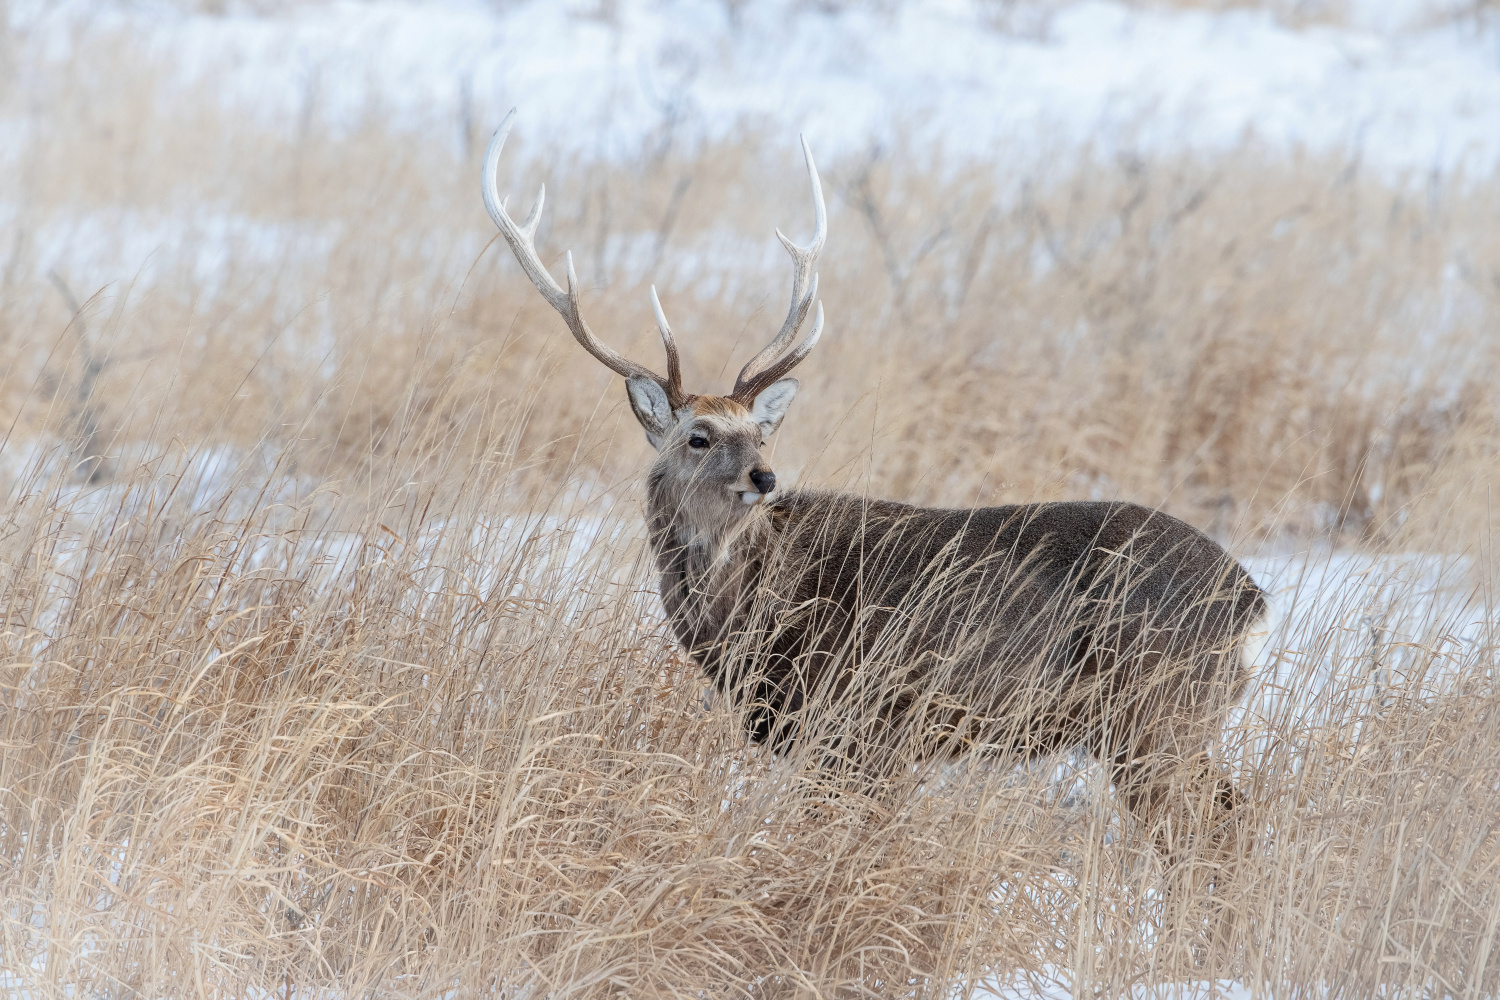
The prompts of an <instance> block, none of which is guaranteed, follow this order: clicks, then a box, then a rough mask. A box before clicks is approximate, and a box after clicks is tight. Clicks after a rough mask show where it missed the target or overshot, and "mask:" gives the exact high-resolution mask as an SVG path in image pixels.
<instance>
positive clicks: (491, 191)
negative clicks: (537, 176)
mask: <svg viewBox="0 0 1500 1000" xmlns="http://www.w3.org/2000/svg"><path fill="white" fill-rule="evenodd" d="M515 117H516V109H515V108H511V110H510V114H508V115H506V116H505V121H503V122H501V123H500V127H499V128H498V129H496V130H495V134H494V136H493V137H492V138H491V139H490V144H489V147H488V148H487V149H486V150H485V151H484V166H483V167H481V168H480V183H479V189H480V191H481V193H482V194H483V195H484V207H485V209H486V210H487V211H488V212H489V213H490V218H491V219H493V220H494V222H495V225H496V226H497V227H498V228H499V229H500V234H501V235H502V236H504V237H505V242H507V243H509V244H510V249H511V252H512V253H514V254H515V255H516V263H518V264H520V265H521V270H523V271H525V272H526V276H527V277H528V278H530V279H531V283H532V284H533V285H535V286H536V290H537V291H539V292H541V293H542V298H544V299H546V300H547V302H548V303H549V304H550V305H551V306H552V308H553V309H556V310H557V312H558V314H559V315H561V316H562V318H563V321H564V322H566V323H567V324H568V329H569V330H570V331H572V333H573V339H575V340H577V341H578V342H579V343H580V344H582V345H583V349H584V350H586V351H588V352H589V353H590V354H592V355H593V356H594V357H596V358H598V359H599V360H600V361H602V362H604V364H605V365H606V366H607V367H608V368H609V369H610V370H611V371H614V372H616V373H617V374H619V375H623V376H624V377H625V378H648V379H651V380H652V381H653V382H655V383H656V384H657V385H659V386H661V387H662V389H664V390H665V391H666V394H667V400H668V402H670V403H671V405H672V408H673V409H674V410H675V409H676V408H677V407H679V406H681V405H683V404H684V403H685V402H687V399H688V397H687V395H686V394H685V393H684V392H683V391H682V371H681V367H680V365H679V364H678V360H677V344H676V343H675V342H674V341H673V340H672V331H671V329H670V328H669V327H668V326H667V318H666V316H664V315H663V314H662V311H661V303H660V302H658V301H657V298H656V289H655V288H652V290H651V305H652V307H653V308H654V309H655V311H656V322H657V327H658V329H660V330H661V337H662V342H663V343H664V344H665V345H666V349H667V377H666V378H662V377H661V376H660V375H658V374H656V373H655V372H653V371H652V370H651V369H649V368H646V367H645V366H643V365H638V364H636V363H635V362H634V361H631V360H630V359H629V358H627V357H625V356H624V355H623V354H620V353H618V352H616V351H614V350H611V349H610V348H608V347H606V346H604V344H602V343H600V341H599V338H598V337H595V336H594V332H593V331H592V330H590V329H589V325H588V324H587V323H585V322H584V321H583V316H582V315H581V314H580V313H579V311H578V276H577V274H576V273H574V271H573V253H572V251H571V250H570V251H568V290H567V291H563V289H562V288H561V287H560V286H559V285H558V283H557V282H556V280H554V279H553V277H552V275H551V274H550V273H549V272H548V271H547V267H546V265H545V264H543V263H542V259H541V257H540V256H538V255H537V252H536V229H537V225H538V224H539V223H540V222H541V219H542V205H543V203H544V202H545V201H546V200H547V186H546V185H545V184H544V185H542V187H541V189H540V190H538V191H537V195H536V204H535V205H533V206H532V208H531V212H530V213H529V214H528V215H527V216H526V221H525V222H523V223H521V224H520V225H519V226H518V225H516V223H515V222H514V220H512V219H511V217H510V216H509V215H507V214H506V211H505V201H504V200H502V199H501V198H500V192H499V191H498V190H497V187H496V171H497V168H498V167H499V165H500V151H501V150H502V149H504V148H505V140H506V137H507V136H509V135H510V126H511V122H512V121H514V120H515ZM821 204H822V203H821V200H820V201H819V206H820V208H819V210H820V211H821ZM788 245H790V244H788Z"/></svg>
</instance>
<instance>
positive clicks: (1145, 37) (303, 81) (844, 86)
mask: <svg viewBox="0 0 1500 1000" xmlns="http://www.w3.org/2000/svg"><path fill="white" fill-rule="evenodd" d="M730 6H731V5H728V4H724V3H721V2H714V0H619V2H618V3H617V4H612V5H607V6H604V7H601V9H602V10H604V11H605V12H606V13H604V14H601V15H599V16H594V17H590V16H587V15H586V14H584V13H583V11H585V10H586V8H585V7H584V6H583V5H575V4H564V3H557V2H555V0H531V2H523V3H514V4H495V5H494V6H490V5H486V4H481V3H478V2H473V0H468V2H466V0H446V2H433V3H424V4H416V3H399V2H378V3H368V4H362V3H353V2H347V0H346V2H338V3H329V4H296V5H291V6H290V8H289V9H288V10H287V12H285V13H282V14H280V15H278V16H251V15H244V14H241V15H234V16H209V15H202V14H199V15H184V14H182V13H180V12H177V11H174V10H172V9H163V8H160V7H150V6H145V7H142V6H137V5H128V6H123V5H115V4H110V3H105V4H97V3H96V4H84V3H78V2H74V3H65V4H61V5H58V4H56V3H49V2H46V0H22V2H18V3H15V4H14V5H13V6H12V8H11V16H10V20H11V23H12V28H13V30H19V31H21V32H24V35H23V37H24V38H26V39H27V44H28V45H29V46H31V47H32V49H33V51H35V52H37V53H45V54H46V55H47V56H48V57H49V58H52V59H55V60H66V59H67V58H68V57H69V55H70V54H71V53H72V52H73V51H74V46H75V45H76V43H77V40H78V39H79V38H80V37H81V35H80V33H82V35H87V34H88V33H95V34H99V33H108V32H113V31H126V32H129V33H131V34H134V35H137V36H138V37H139V38H140V39H141V40H142V45H141V49H142V50H143V51H144V52H146V53H149V54H150V57H151V58H153V59H154V60H155V61H156V62H158V63H159V64H160V65H161V66H162V67H168V68H170V73H171V78H172V79H173V80H174V81H175V83H176V85H178V86H180V87H184V88H187V87H204V86H208V87H217V88H218V90H219V92H220V93H221V94H222V96H223V99H224V101H225V102H226V103H227V104H228V105H230V106H231V107H233V108H234V109H235V110H236V111H237V112H239V113H245V114H254V115H257V116H260V117H261V118H262V119H264V120H265V121H267V122H269V123H273V124H275V123H280V124H282V125H284V126H286V127H287V128H297V127H307V126H308V124H309V122H312V121H322V122H326V123H327V124H328V125H329V126H330V127H332V128H335V129H338V128H343V127H348V126H350V125H352V124H354V123H356V122H357V121H359V120H360V119H361V118H362V117H363V116H364V115H366V114H367V113H368V112H370V111H371V110H372V109H375V110H378V112H379V114H381V115H382V116H383V117H386V118H387V119H388V120H390V121H391V122H392V123H393V124H395V125H397V126H398V127H403V128H410V129H414V130H419V131H429V132H436V133H438V134H440V135H441V136H443V137H445V138H446V139H448V141H456V140H457V137H458V136H459V133H460V126H461V124H462V123H463V122H465V121H472V122H473V123H474V127H475V128H476V129H477V130H478V131H487V128H488V127H489V126H491V125H492V124H493V123H497V122H498V121H499V119H500V117H501V116H502V115H503V113H504V111H505V110H506V109H507V108H509V107H510V106H511V105H517V106H519V107H521V108H522V111H523V118H522V126H523V130H524V131H525V132H527V133H529V134H530V135H532V136H541V137H543V138H544V139H545V140H546V141H547V142H548V143H549V144H553V145H556V146H559V147H562V148H567V149H572V150H574V151H576V152H578V153H581V154H584V155H587V156H602V157H616V156H633V155H637V154H639V153H640V152H641V151H642V150H643V149H648V148H652V147H653V145H655V144H664V143H667V142H672V141H687V142H696V141H701V140H704V139H713V138H722V137H724V136H727V135H734V134H738V133H740V132H742V131H743V130H744V129H746V128H747V127H755V126H759V127H761V128H763V129H764V130H765V131H766V133H767V134H770V135H774V136H777V137H781V136H785V137H786V141H787V142H788V143H790V137H791V136H792V135H794V134H795V133H796V132H799V131H806V132H807V133H808V134H809V135H810V136H811V137H812V139H813V141H814V143H815V148H817V149H818V150H819V151H820V152H821V153H823V154H824V155H828V154H832V155H834V156H842V155H853V154H857V153H859V152H862V151H863V150H864V149H866V148H867V147H869V146H870V145H871V144H873V143H880V144H885V145H898V146H901V147H903V148H906V149H910V150H912V151H914V152H915V153H916V155H922V156H925V155H930V154H931V153H932V152H934V151H936V150H939V149H941V150H943V151H944V152H945V153H946V155H949V156H958V157H978V158H984V159H993V160H996V161H998V162H1005V161H1006V160H1007V159H1008V158H1010V157H1013V156H1015V155H1017V154H1018V153H1019V154H1023V155H1024V154H1030V153H1036V152H1038V151H1040V152H1046V151H1048V150H1052V149H1059V148H1067V147H1070V146H1080V145H1084V144H1088V145H1091V146H1093V147H1094V148H1100V147H1103V148H1106V149H1107V148H1109V147H1111V146H1116V145H1118V146H1125V147H1128V148H1130V149H1132V150H1142V149H1143V150H1147V151H1150V150H1167V151H1170V150H1176V149H1181V148H1191V149H1200V150H1209V151H1212V150H1224V149H1232V148H1235V147H1237V146H1239V145H1240V144H1241V143H1243V142H1244V141H1246V140H1247V139H1253V140H1257V141H1259V142H1262V143H1264V144H1267V145H1269V146H1271V147H1273V148H1279V149H1285V150H1298V149H1308V150H1314V151H1325V152H1326V151H1332V152H1335V153H1343V154H1349V155H1355V156H1358V157H1360V158H1361V160H1362V161H1363V162H1367V163H1370V164H1372V165H1374V166H1376V167H1377V168H1378V169H1382V170H1385V171H1388V172H1390V173H1392V174H1393V175H1395V174H1402V173H1406V172H1411V171H1419V172H1426V171H1429V170H1433V169H1436V170H1442V171H1453V170H1460V169H1464V170H1467V171H1470V172H1478V173H1487V172H1488V171H1490V170H1492V169H1493V168H1494V166H1495V164H1496V162H1497V159H1500V38H1497V37H1496V34H1497V33H1496V32H1494V31H1493V30H1486V29H1485V28H1484V26H1483V25H1476V24H1474V23H1473V22H1472V21H1469V22H1464V21H1452V22H1450V23H1447V24H1437V25H1433V22H1434V13H1433V10H1432V9H1430V8H1429V7H1427V6H1425V5H1421V4H1414V3H1412V2H1411V0H1364V2H1362V3H1361V2H1356V3H1355V4H1354V5H1353V7H1352V10H1351V13H1350V16H1349V18H1348V21H1347V23H1345V24H1340V25H1313V26H1307V27H1297V26H1293V25H1289V24H1285V23H1281V22H1279V21H1278V20H1277V19H1276V18H1275V17H1274V16H1273V15H1272V14H1271V13H1270V12H1269V11H1267V10H1250V9H1240V10H1229V11H1219V12H1215V11H1210V10H1204V9H1172V8H1169V7H1161V8H1151V7H1145V6H1129V5H1126V4H1122V3H1115V2H1106V0H1086V2H1078V3H1072V4H1066V3H1057V2H1055V0H1054V2H1051V3H1047V2H1045V0H1041V2H1035V0H1034V2H1033V3H1030V4H1028V3H1027V2H1026V0H1021V2H1018V3H1017V4H1015V5H1012V6H1011V8H1010V9H1011V11H1012V13H1011V16H1009V17H1008V19H1007V22H1006V23H1007V24H1008V25H1009V26H1010V28H1009V30H1005V25H1000V26H997V25H996V18H995V16H994V12H995V11H996V10H998V9H1001V8H1000V5H997V4H992V3H983V2H979V0H906V2H900V3H891V4H848V5H838V4H826V5H820V4H807V3H803V2H800V0H760V2H757V3H751V4H744V5H742V6H741V7H740V10H741V11H742V13H741V14H740V15H739V16H738V18H731V16H730V14H729V12H728V11H729V8H730ZM611 9H612V10H613V11H614V13H613V14H612V15H610V14H608V13H607V12H608V11H609V10H611ZM1424 25H1429V26H1425V27H1424ZM1017 26H1019V27H1017Z"/></svg>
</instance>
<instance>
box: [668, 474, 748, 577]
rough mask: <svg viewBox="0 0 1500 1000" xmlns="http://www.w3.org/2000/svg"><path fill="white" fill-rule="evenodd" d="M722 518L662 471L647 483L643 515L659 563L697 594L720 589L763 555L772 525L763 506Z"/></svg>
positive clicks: (669, 574) (741, 575)
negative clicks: (674, 483)
mask: <svg viewBox="0 0 1500 1000" xmlns="http://www.w3.org/2000/svg"><path fill="white" fill-rule="evenodd" d="M736 514H737V516H735V517H733V518H732V519H731V518H726V517H723V516H720V515H718V514H717V513H716V512H715V511H714V510H711V509H707V508H706V507H705V505H699V504H695V503H694V502H693V500H692V498H691V496H684V495H683V494H682V492H681V491H679V490H678V489H675V488H674V486H673V484H672V483H671V482H670V481H669V480H668V479H667V477H666V476H664V475H657V474H653V475H652V476H651V477H650V479H649V481H648V483H647V495H646V520H647V527H648V529H649V536H650V541H651V549H652V552H653V554H654V555H655V556H656V562H657V567H658V568H659V569H660V570H661V571H662V573H663V574H664V575H666V576H672V577H679V578H681V582H682V583H684V584H686V585H687V587H688V588H689V589H690V590H691V591H693V592H695V593H697V594H704V595H707V594H718V593H720V592H722V591H723V590H724V589H725V588H726V587H730V588H733V587H734V586H735V582H736V581H741V580H742V578H743V576H744V570H745V569H746V568H748V566H749V565H751V564H759V563H760V562H761V561H762V558H761V557H762V550H763V549H764V548H765V547H766V546H767V545H768V544H770V542H771V535H772V528H771V525H770V521H769V519H768V518H767V516H766V513H765V511H764V509H763V508H760V507H756V508H752V509H748V510H746V511H744V512H743V513H740V512H736Z"/></svg>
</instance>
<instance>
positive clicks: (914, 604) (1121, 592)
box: [647, 476, 1265, 784]
mask: <svg viewBox="0 0 1500 1000" xmlns="http://www.w3.org/2000/svg"><path fill="white" fill-rule="evenodd" d="M683 509H684V504H683V503H682V498H681V497H679V496H675V495H673V493H672V491H670V490H668V489H666V488H664V487H663V483H662V478H658V477H656V476H653V477H652V478H651V480H650V481H649V484H648V500H647V516H648V523H649V527H650V544H651V548H652V551H653V554H654V556H655V559H656V564H657V568H658V570H659V572H660V574H661V577H660V588H661V591H660V592H661V596H662V601H663V604H664V605H665V607H666V610H667V615H668V621H669V622H670V624H671V627H672V629H673V632H674V633H675V635H676V637H677V639H678V641H679V642H680V643H681V644H682V645H683V647H684V648H685V649H686V650H687V651H688V653H689V655H690V656H691V657H692V658H693V660H694V661H695V662H696V663H698V665H699V666H701V667H702V668H703V670H704V672H705V673H706V674H707V676H708V677H709V678H710V679H711V680H712V681H713V682H714V683H715V684H716V685H717V686H718V687H720V688H721V689H722V690H723V691H724V692H725V693H726V694H727V695H728V696H729V697H730V699H731V701H732V702H733V703H735V704H736V706H737V707H738V708H740V709H741V711H742V713H743V717H744V720H745V726H746V730H747V733H748V735H749V736H750V737H751V738H752V739H753V740H755V741H757V742H761V743H764V744H767V745H769V746H770V747H772V748H774V749H784V748H785V747H787V745H788V744H789V743H790V742H792V741H793V740H795V739H796V738H797V736H798V735H799V733H800V732H801V731H802V729H803V728H804V726H805V725H807V724H808V723H809V722H811V723H812V724H813V727H814V729H821V731H822V733H823V735H824V736H825V737H826V736H827V735H828V732H827V728H828V727H827V726H826V725H824V726H821V727H820V726H818V724H817V720H809V719H808V718H807V713H808V711H809V709H810V708H811V709H812V710H813V711H815V712H818V711H823V710H826V709H827V708H828V706H830V705H834V706H837V710H839V711H840V712H841V713H842V714H843V715H849V716H856V717H857V718H853V719H844V720H841V721H844V722H847V723H850V725H851V726H852V727H857V728H860V729H862V730H863V739H862V741H863V742H864V743H865V744H867V745H874V746H877V747H883V746H884V745H886V744H888V743H889V742H890V741H891V739H892V738H894V739H897V740H903V741H906V742H907V743H911V742H912V741H913V740H916V741H918V743H919V745H920V746H921V747H922V748H925V750H926V752H927V753H929V754H930V753H954V752H961V751H963V750H965V749H968V748H972V747H975V746H980V747H984V748H987V749H989V750H990V751H991V752H1010V753H1017V752H1019V753H1022V754H1026V755H1035V754H1038V753H1050V752H1057V751H1066V750H1070V749H1072V748H1075V747H1083V748H1085V749H1087V750H1088V751H1090V752H1091V753H1092V754H1093V755H1094V756H1096V757H1097V758H1099V759H1100V760H1102V761H1105V762H1106V763H1109V764H1110V765H1111V766H1112V767H1113V769H1114V773H1113V777H1114V778H1115V780H1116V781H1118V782H1121V783H1122V784H1125V783H1138V781H1137V779H1138V778H1141V777H1142V776H1141V775H1137V774H1134V773H1133V771H1134V770H1139V766H1137V767H1136V768H1132V765H1131V762H1132V761H1140V760H1142V759H1144V758H1149V757H1151V755H1152V754H1160V753H1162V752H1167V753H1169V755H1170V758H1171V759H1172V760H1181V759H1183V758H1184V757H1185V756H1187V755H1190V754H1192V753H1194V752H1196V751H1198V750H1200V749H1201V747H1202V745H1203V744H1204V743H1206V742H1207V740H1208V738H1210V737H1211V736H1212V735H1213V734H1214V733H1215V732H1216V731H1217V729H1218V728H1219V725H1220V723H1221V721H1222V715H1223V712H1224V710H1225V709H1226V708H1227V707H1228V705H1229V704H1230V703H1231V702H1232V700H1233V699H1234V698H1236V697H1237V696H1238V694H1239V693H1240V691H1241V689H1242V688H1243V684H1244V680H1245V675H1246V671H1245V664H1244V663H1243V648H1242V640H1243V637H1244V636H1245V634H1246V633H1248V632H1250V631H1251V630H1252V629H1253V628H1254V627H1255V625H1256V623H1257V622H1258V620H1259V619H1261V618H1262V617H1263V616H1264V614H1265V602H1264V598H1263V596H1262V595H1261V593H1260V591H1259V589H1258V588H1256V587H1255V585H1254V583H1253V582H1252V581H1251V580H1250V578H1249V576H1248V575H1247V574H1246V573H1245V572H1244V570H1243V569H1242V568H1241V567H1240V566H1239V565H1238V564H1237V563H1236V562H1234V560H1232V559H1230V558H1229V557H1228V556H1227V555H1226V554H1225V553H1224V551H1223V550H1222V549H1221V548H1220V547H1219V546H1218V545H1217V544H1215V543H1214V542H1213V541H1212V540H1210V539H1209V538H1207V537H1206V536H1205V535H1203V534H1202V533H1200V532H1199V531H1197V530H1196V529H1194V528H1192V527H1191V526H1189V525H1187V524H1185V523H1184V522H1182V521H1180V520H1178V519H1176V518H1173V517H1171V516H1169V515H1166V514H1163V513H1162V512H1160V511H1156V510H1151V509H1149V508H1146V507H1141V506H1138V505H1135V504H1127V503H1104V502H1080V503H1046V504H1027V505H1014V506H1005V507H990V508H982V509H977V510H941V509H929V508H920V507H912V506H909V505H906V504H898V503H891V502H889V501H881V500H870V499H867V498H864V497H859V496H852V495H847V494H838V493H824V492H817V491H805V490H799V491H795V492H790V493H786V494H784V495H781V496H779V497H777V498H776V499H774V500H772V501H770V502H768V503H765V504H761V505H759V506H758V507H756V508H754V509H752V510H750V511H748V512H747V513H746V514H745V515H744V518H743V521H742V522H741V523H740V524H738V525H736V526H735V527H734V528H733V529H732V530H731V531H730V532H729V533H728V534H727V535H726V536H724V537H705V536H703V535H701V534H695V533H694V532H692V531H691V530H684V528H683V525H682V524H681V523H680V522H681V517H680V513H681V512H682V510H683ZM861 674H865V676H863V677H861ZM871 674H873V675H874V676H873V677H872V676H869V675H871ZM851 687H860V688H863V691H862V692H861V693H860V694H858V695H856V696H853V697H851V696H850V694H849V692H850V688H851ZM924 702H925V703H926V704H925V705H924V704H923V703H924ZM934 707H936V712H935V713H934ZM1159 763H1160V762H1159V761H1153V764H1159Z"/></svg>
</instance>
